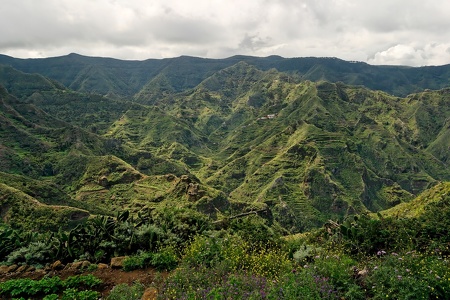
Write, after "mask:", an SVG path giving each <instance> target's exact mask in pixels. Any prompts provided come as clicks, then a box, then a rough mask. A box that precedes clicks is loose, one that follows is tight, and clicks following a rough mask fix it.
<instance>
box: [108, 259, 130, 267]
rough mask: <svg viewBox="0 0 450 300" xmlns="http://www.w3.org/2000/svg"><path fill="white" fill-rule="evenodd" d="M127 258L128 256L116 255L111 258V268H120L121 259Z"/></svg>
mask: <svg viewBox="0 0 450 300" xmlns="http://www.w3.org/2000/svg"><path fill="white" fill-rule="evenodd" d="M126 258H128V256H118V257H113V258H111V264H110V266H111V268H114V269H122V268H123V261H124V260H125V259H126Z"/></svg>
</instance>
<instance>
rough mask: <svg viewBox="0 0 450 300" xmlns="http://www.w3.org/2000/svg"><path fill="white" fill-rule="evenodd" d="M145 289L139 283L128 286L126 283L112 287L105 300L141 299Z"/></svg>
mask: <svg viewBox="0 0 450 300" xmlns="http://www.w3.org/2000/svg"><path fill="white" fill-rule="evenodd" d="M144 290H145V287H144V286H143V285H142V284H140V283H139V282H137V283H134V284H133V285H131V286H129V285H128V284H126V283H121V284H118V285H116V286H114V287H113V288H112V290H111V292H110V293H109V295H108V297H107V298H106V299H107V300H130V299H141V297H142V295H143V293H144Z"/></svg>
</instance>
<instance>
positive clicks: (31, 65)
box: [0, 53, 450, 100]
mask: <svg viewBox="0 0 450 300" xmlns="http://www.w3.org/2000/svg"><path fill="white" fill-rule="evenodd" d="M240 61H243V62H246V63H247V64H250V65H252V66H255V67H256V68H257V69H259V70H262V71H267V70H269V69H271V68H274V69H276V70H277V71H279V72H286V73H288V74H290V75H291V76H296V77H299V78H302V79H303V80H311V81H320V80H324V81H330V82H343V83H345V84H350V85H362V86H365V87H367V88H369V89H373V90H382V91H385V92H388V93H390V94H393V95H396V96H406V95H408V94H410V93H414V92H420V91H423V90H424V89H441V88H444V87H447V86H449V85H450V79H449V78H450V65H445V66H436V67H418V68H417V67H415V68H413V67H405V66H373V65H368V64H366V63H362V62H348V61H344V60H340V59H337V58H315V57H306V58H283V57H280V56H269V57H251V56H233V57H230V58H226V59H203V58H196V57H188V56H181V57H177V58H169V59H148V60H144V61H126V60H118V59H112V58H100V57H86V56H81V55H78V54H74V53H72V54H69V55H67V56H61V57H53V58H43V59H17V58H13V57H9V56H5V55H0V64H3V65H9V66H11V67H13V68H15V69H17V70H20V71H23V72H26V73H38V74H41V75H43V76H45V77H48V78H51V79H53V80H56V81H58V82H60V83H62V84H63V85H65V86H66V87H68V88H70V89H72V90H75V91H79V92H94V93H99V94H103V95H106V94H114V95H118V96H121V97H123V96H127V97H132V96H135V95H136V97H137V98H139V99H141V100H142V96H143V95H147V96H148V95H149V96H150V98H151V97H152V95H153V97H154V96H157V95H159V93H161V92H166V93H172V92H181V91H185V90H187V89H190V88H194V87H195V86H197V85H198V84H199V83H200V82H201V81H203V80H204V79H206V78H207V77H209V76H211V75H212V74H213V73H214V72H217V71H219V70H221V69H224V68H226V67H230V66H232V65H234V64H236V63H238V62H240ZM152 86H157V88H153V89H152ZM160 89H162V90H161V91H159V90H160Z"/></svg>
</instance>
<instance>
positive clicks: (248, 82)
mask: <svg viewBox="0 0 450 300" xmlns="http://www.w3.org/2000/svg"><path fill="white" fill-rule="evenodd" d="M0 63H3V64H5V65H0V141H1V143H0V209H1V210H0V218H1V220H0V236H1V240H0V242H1V243H2V244H1V247H0V248H1V250H0V261H3V262H4V263H5V264H8V265H12V264H27V265H36V266H44V265H45V264H48V263H51V262H52V261H54V260H57V259H58V260H61V261H62V262H63V263H68V262H73V261H74V260H84V259H86V260H89V261H91V262H95V263H100V262H109V260H110V259H111V258H112V257H114V256H117V255H128V256H130V257H131V258H130V261H129V262H128V264H129V265H128V268H130V269H132V268H141V267H142V268H143V267H149V266H153V267H155V268H160V269H161V270H171V269H173V268H175V267H176V266H179V268H178V269H177V270H176V271H174V272H173V273H172V274H171V275H170V277H169V279H168V280H167V281H166V282H160V283H158V284H159V285H158V289H159V291H160V292H161V295H162V297H163V298H164V297H169V298H170V297H172V298H182V297H184V296H186V297H188V298H189V297H191V298H192V297H193V298H201V297H203V296H200V294H199V293H200V291H203V292H204V293H206V294H208V293H212V294H208V295H210V297H212V296H211V295H215V296H214V297H216V296H217V297H218V298H221V297H225V298H230V297H231V296H230V295H228V294H226V292H224V291H227V290H229V288H227V287H226V286H228V285H229V284H232V283H233V282H235V283H239V284H241V286H240V288H239V290H238V291H237V293H240V294H239V295H240V296H239V297H244V298H248V297H250V298H251V297H254V299H261V298H262V299H264V297H263V296H262V294H257V293H256V294H255V292H254V291H255V290H257V289H260V290H261V291H264V293H265V295H268V294H270V295H271V296H270V297H272V298H273V297H275V298H283V297H284V298H285V299H293V298H291V297H294V298H295V297H296V296H295V295H297V296H298V295H302V294H303V293H309V292H310V293H312V294H311V295H314V297H315V299H321V298H327V297H328V298H329V299H333V298H336V297H345V298H348V299H363V298H374V299H378V298H385V297H386V295H391V296H388V297H387V298H389V297H392V298H399V297H400V298H404V299H408V297H412V296H411V295H413V294H408V295H409V296H408V295H407V294H405V293H407V292H406V291H407V290H408V289H409V288H410V287H411V286H412V285H413V282H414V281H415V280H417V276H419V275H418V274H420V272H422V271H419V269H420V266H418V265H415V261H416V259H417V258H420V259H422V260H423V261H424V264H423V266H422V267H424V268H425V269H426V271H427V272H428V271H430V270H431V271H432V272H436V273H435V275H436V276H438V277H440V278H439V280H437V279H436V278H437V277H433V276H434V273H433V276H431V275H430V276H428V275H427V276H424V277H422V278H421V279H420V280H421V281H420V284H421V285H420V287H421V288H423V287H426V286H429V287H430V290H427V292H426V293H423V294H421V295H423V297H424V298H427V299H428V297H432V296H433V297H434V296H436V297H438V298H439V297H441V296H442V295H448V292H449V286H448V282H447V281H446V282H447V285H445V284H442V282H441V281H440V280H441V279H443V280H448V278H449V277H448V276H449V274H448V271H445V270H448V262H447V255H448V254H449V250H448V245H449V244H448V243H449V240H448V235H447V233H446V232H447V230H448V224H447V223H448V222H447V220H450V218H449V215H448V211H449V209H448V207H449V206H448V199H449V197H448V190H449V187H448V185H449V183H448V182H450V167H449V163H450V157H449V149H450V131H449V128H450V127H449V126H450V124H449V120H450V88H449V87H448V86H449V82H448V76H447V75H446V74H447V73H448V70H447V69H448V67H447V66H442V67H428V68H407V67H374V66H369V65H366V64H363V63H350V62H344V61H340V60H337V59H315V58H307V59H300V58H299V59H284V58H281V57H268V58H254V57H238V56H237V57H232V58H228V59H223V60H208V59H199V58H190V57H180V58H177V59H166V60H148V61H143V62H138V61H129V62H124V61H119V60H113V59H104V58H89V57H82V56H79V55H75V54H71V55H69V56H65V57H59V58H49V59H42V60H40V59H38V60H19V59H14V58H10V57H6V56H1V57H0ZM338 70H339V71H338ZM394 77H395V78H396V79H397V80H396V81H392V78H394ZM419 78H420V80H419ZM430 78H434V80H433V81H431V79H430ZM371 88H375V89H376V90H374V89H371ZM423 88H437V89H436V90H431V89H427V90H424V89H423ZM413 92H414V93H413ZM392 93H394V94H395V95H392ZM236 245H239V247H237V246H236ZM138 250H139V251H138ZM398 253H400V254H401V255H402V256H401V258H402V259H404V260H405V261H404V262H401V263H402V264H404V265H403V266H402V268H403V269H402V270H403V271H402V272H403V273H401V274H400V273H399V275H398V276H400V277H402V278H404V279H405V281H401V282H400V281H390V279H388V277H387V275H386V274H388V273H389V272H393V270H394V269H395V268H396V267H395V262H396V260H398V257H397V256H398ZM326 257H332V259H331V260H328V259H325V258H326ZM309 266H313V267H314V270H315V271H313V270H308V268H309ZM412 268H416V269H417V270H415V271H414V272H416V271H417V272H416V273H414V274H416V275H414V276H412V277H411V276H410V277H408V276H409V275H412V273H411V274H409V272H410V271H406V270H412ZM446 268H447V269H446ZM350 269H352V271H349V270H350ZM363 270H366V271H367V272H368V273H367V272H366V273H364V272H363V273H364V274H362V275H361V274H360V273H359V272H362V271H363ZM377 270H378V271H377ZM208 272H215V274H216V275H214V276H213V275H211V274H210V275H211V276H209V277H208V278H203V277H202V275H201V274H209V273H208ZM405 272H406V273H405ZM407 273H408V274H407ZM186 274H195V275H192V277H189V276H186ZM289 274H290V275H289ZM358 274H359V275H358ZM430 274H432V273H430ZM196 276H197V277H196ZM251 276H256V277H251ZM415 276H416V277H415ZM255 278H256V279H255ZM406 278H409V279H408V280H409V281H406ZM191 279H192V280H193V281H190V280H191ZM397 279H398V278H397ZM435 279H436V280H435ZM433 280H434V281H433ZM197 281H198V282H197ZM269 281H270V282H272V283H270V284H269ZM199 282H203V283H205V282H207V284H209V285H212V287H211V286H210V289H209V290H208V291H206V290H204V289H203V288H204V285H202V284H200V283H199ZM294 282H297V283H295V284H294ZM299 282H300V283H301V284H300V283H299ZM399 282H400V283H399ZM263 283H264V284H263ZM401 283H405V286H402V285H401ZM166 284H172V285H171V286H174V289H172V290H171V289H170V288H169V287H168V286H167V285H166ZM261 285H264V287H263V286H261ZM369 285H371V286H372V285H373V286H376V289H374V290H373V289H372V290H373V291H371V290H370V289H368V288H367V287H368V286H369ZM184 286H190V287H192V290H189V291H188V294H186V295H185V294H179V293H182V291H183V290H184V288H183V287H184ZM295 286H303V287H308V286H309V287H310V288H311V289H310V290H309V291H299V290H298V289H296V288H294V287H295ZM322 288H323V289H324V290H322ZM431 288H433V289H432V290H431ZM246 289H248V290H246ZM286 289H288V290H286ZM289 289H291V290H289ZM325 289H327V291H328V290H329V291H330V293H329V294H326V293H325ZM283 290H284V292H282V291H283ZM203 292H202V293H203ZM247 292H249V293H250V294H248V295H247V294H245V293H247ZM224 293H225V294H224ZM277 293H278V294H279V293H281V294H280V295H282V296H280V297H277V296H275V295H278V294H277ZM283 293H286V294H283ZM206 294H205V295H206ZM246 295H247V296H248V297H247V296H246ZM405 295H407V296H405ZM205 297H206V296H205ZM312 297H313V296H312ZM314 297H313V298H314ZM405 297H406V298H405ZM52 299H53V298H52ZM410 299H412V298H410Z"/></svg>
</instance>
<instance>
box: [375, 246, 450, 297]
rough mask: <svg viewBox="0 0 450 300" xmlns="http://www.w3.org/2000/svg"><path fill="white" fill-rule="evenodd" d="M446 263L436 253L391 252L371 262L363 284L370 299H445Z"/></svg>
mask: <svg viewBox="0 0 450 300" xmlns="http://www.w3.org/2000/svg"><path fill="white" fill-rule="evenodd" d="M449 266H450V264H449V262H448V260H447V258H443V257H441V256H439V255H433V254H428V255H424V254H420V253H416V252H406V253H404V254H397V253H394V252H393V253H390V254H386V255H383V256H380V257H378V258H374V259H373V260H372V261H371V262H370V267H371V272H370V273H369V274H370V275H369V276H368V278H367V283H366V284H367V286H370V287H371V294H372V297H373V299H447V298H448V295H449V293H450V271H449V270H450V269H449Z"/></svg>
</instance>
